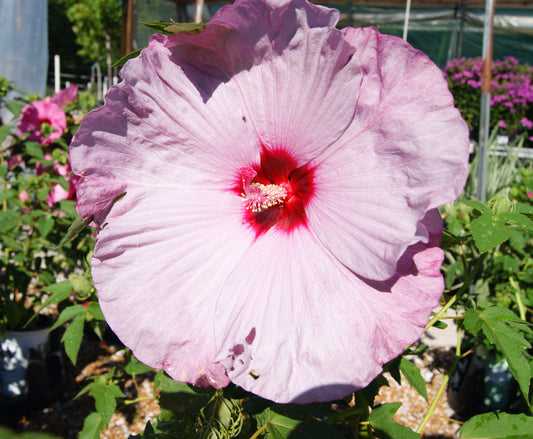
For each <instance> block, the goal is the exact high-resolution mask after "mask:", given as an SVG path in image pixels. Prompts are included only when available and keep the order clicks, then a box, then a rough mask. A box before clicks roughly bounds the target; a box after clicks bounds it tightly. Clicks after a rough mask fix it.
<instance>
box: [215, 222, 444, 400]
mask: <svg viewBox="0 0 533 439" xmlns="http://www.w3.org/2000/svg"><path fill="white" fill-rule="evenodd" d="M432 213H433V214H435V212H432ZM437 215H438V213H437ZM420 227H421V228H424V225H423V224H421V226H420ZM436 240H437V241H438V238H437V239H436ZM418 246H419V247H417V248H411V251H412V252H413V253H415V254H414V257H413V256H410V255H408V254H407V253H406V255H405V260H404V261H403V263H402V271H401V272H398V273H397V274H396V278H395V279H392V280H391V283H390V285H389V290H387V291H385V292H383V291H382V290H383V288H380V290H378V289H376V288H374V287H373V286H371V285H370V284H368V283H366V282H364V281H363V280H362V279H360V278H358V277H356V276H355V275H354V274H353V273H351V272H349V271H348V270H346V269H345V268H344V267H343V266H342V265H340V264H339V263H338V262H337V261H336V259H335V258H334V257H332V256H331V255H330V254H329V253H328V252H327V251H326V250H325V249H324V247H323V246H322V245H321V243H320V242H319V241H318V240H316V239H314V238H313V236H312V235H311V234H310V233H309V231H308V230H306V229H304V228H298V229H296V230H295V231H294V233H293V234H292V235H290V236H289V237H288V235H286V234H283V233H280V232H279V231H276V229H271V230H270V231H269V232H268V233H267V234H265V235H263V236H262V237H261V238H259V239H258V240H257V241H256V242H255V244H254V246H253V247H252V248H250V250H249V251H248V252H247V253H246V255H245V256H244V258H243V259H242V260H241V261H240V262H239V264H238V269H237V270H235V271H233V272H232V273H231V275H230V276H229V277H228V279H227V281H226V283H225V286H224V289H223V291H222V295H221V296H220V297H219V298H218V302H217V308H216V315H215V322H216V326H215V335H216V346H217V348H218V350H219V353H218V357H217V359H218V360H219V361H220V362H221V363H222V364H224V365H225V366H226V368H227V373H228V375H229V377H230V378H231V380H232V381H233V382H234V383H236V384H238V385H240V386H242V387H243V388H245V389H246V390H249V391H251V392H253V393H256V394H258V395H261V396H263V397H266V398H269V399H272V400H274V401H277V402H298V403H307V402H312V401H330V400H334V399H336V398H340V397H343V396H345V395H346V394H348V393H350V392H351V391H354V390H357V389H359V388H362V387H365V386H366V385H367V384H368V383H369V382H370V381H371V380H372V379H373V378H374V377H375V376H376V375H377V374H379V373H380V371H381V367H382V365H383V364H384V363H386V362H387V361H389V360H391V359H393V358H395V357H396V356H397V355H399V354H400V353H401V352H402V350H403V349H404V348H405V346H406V345H408V344H410V343H413V342H414V341H416V340H417V339H418V338H419V337H420V335H421V333H422V331H423V328H424V325H425V324H426V322H427V318H428V316H429V314H430V313H431V310H432V309H433V308H434V307H435V306H436V305H437V303H438V300H439V297H440V295H441V293H442V290H443V281H442V276H441V275H440V264H441V262H442V258H443V252H442V250H440V249H439V248H437V247H432V246H430V245H429V244H418ZM332 286H334V287H332ZM251 335H253V337H251Z"/></svg>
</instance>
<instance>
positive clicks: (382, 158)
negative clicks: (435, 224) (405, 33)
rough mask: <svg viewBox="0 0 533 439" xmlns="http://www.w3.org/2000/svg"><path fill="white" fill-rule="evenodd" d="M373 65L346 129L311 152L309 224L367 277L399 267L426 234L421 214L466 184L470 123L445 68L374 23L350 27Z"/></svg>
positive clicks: (365, 60) (350, 33)
mask: <svg viewBox="0 0 533 439" xmlns="http://www.w3.org/2000/svg"><path fill="white" fill-rule="evenodd" d="M346 34H347V37H348V39H349V40H351V41H352V43H353V44H354V45H357V46H358V47H361V48H362V49H360V50H359V53H358V60H359V62H361V63H362V65H363V66H364V67H365V71H366V74H365V77H364V79H363V82H362V85H361V91H360V95H359V100H358V103H357V109H356V112H355V117H354V119H353V122H352V124H351V125H350V127H349V128H348V129H347V130H346V132H345V133H344V134H343V136H342V137H341V138H340V139H339V140H338V141H337V142H336V143H335V144H334V145H332V147H331V148H329V149H328V151H326V152H325V153H324V154H322V156H321V157H318V158H317V159H316V160H314V161H313V162H312V164H313V165H314V166H316V169H315V183H316V184H315V187H316V189H315V194H314V197H313V198H312V199H311V201H310V203H309V205H308V206H307V207H306V212H307V215H308V219H309V226H310V227H311V228H312V230H313V233H315V234H316V236H318V237H319V239H320V240H321V242H322V243H323V245H324V246H326V247H327V248H328V249H329V250H330V251H331V252H332V254H334V255H335V257H336V258H338V259H339V261H340V262H341V263H342V264H344V265H345V266H346V267H348V268H349V269H350V270H352V271H354V272H355V273H357V274H359V275H361V276H363V277H365V278H369V279H376V280H380V279H381V280H383V279H386V278H388V277H390V276H392V275H393V274H394V272H395V270H396V263H397V261H398V258H399V257H400V255H401V254H402V253H403V252H404V251H405V249H406V248H407V247H408V246H409V245H411V244H414V243H416V242H417V241H419V240H421V239H422V240H427V238H428V237H427V235H426V234H425V233H424V231H423V230H422V231H421V230H420V229H419V227H418V221H419V220H420V219H422V218H423V217H424V215H425V214H426V212H427V211H428V210H429V209H432V208H434V207H437V206H440V205H442V204H444V203H446V202H449V201H452V200H454V199H456V198H457V196H458V195H459V194H460V192H461V190H462V187H463V185H464V182H465V180H466V176H467V173H468V159H467V158H468V146H469V143H468V129H467V127H466V124H465V123H464V121H463V120H462V119H461V116H460V114H459V112H458V110H457V109H455V108H454V106H453V97H452V95H451V94H450V92H449V91H448V87H447V84H446V81H445V80H444V78H443V76H442V73H441V71H440V70H439V69H438V68H437V67H436V66H435V65H434V64H433V63H432V62H431V61H430V60H429V59H428V58H427V57H426V56H425V55H423V54H422V53H420V52H418V51H415V50H414V49H412V48H411V46H409V45H407V44H406V43H405V42H403V41H402V40H400V39H398V38H396V37H390V36H383V35H380V34H379V33H378V32H377V31H376V30H375V29H371V28H363V29H351V30H350V31H346Z"/></svg>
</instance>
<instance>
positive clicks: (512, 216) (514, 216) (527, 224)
mask: <svg viewBox="0 0 533 439" xmlns="http://www.w3.org/2000/svg"><path fill="white" fill-rule="evenodd" d="M497 218H498V220H500V221H502V222H506V223H509V224H512V225H515V226H518V227H519V228H520V229H522V230H533V221H531V220H530V219H529V218H528V217H527V216H525V215H522V214H521V213H518V212H502V213H499V214H498V215H497Z"/></svg>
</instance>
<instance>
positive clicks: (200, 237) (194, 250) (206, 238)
mask: <svg viewBox="0 0 533 439" xmlns="http://www.w3.org/2000/svg"><path fill="white" fill-rule="evenodd" d="M128 195H129V197H130V199H136V200H137V203H136V204H135V205H134V206H131V205H129V208H128V209H127V211H125V212H124V213H123V214H122V215H116V213H117V212H118V210H114V211H113V213H114V214H115V215H114V216H113V214H111V215H110V216H109V224H108V225H107V226H106V227H104V228H103V229H102V230H101V231H100V233H99V234H98V237H97V242H96V247H95V253H94V257H93V263H92V265H93V269H92V273H93V278H94V282H95V286H96V288H97V290H98V295H99V299H100V305H101V307H102V311H103V312H104V315H105V317H106V320H107V322H108V323H109V325H110V327H111V328H112V329H113V331H115V332H116V333H117V334H118V335H119V337H120V339H121V340H122V341H123V342H124V343H125V344H126V345H127V346H128V347H130V348H131V349H132V350H133V352H134V353H135V355H136V357H137V358H139V360H141V361H142V362H144V363H146V364H148V365H150V366H153V367H156V368H163V369H165V370H166V371H167V372H168V373H169V374H170V375H171V376H172V377H173V378H175V379H176V380H179V381H185V382H189V383H193V384H199V385H209V384H211V385H215V386H216V387H221V386H224V385H226V384H228V382H229V379H228V377H227V375H226V374H225V369H224V367H223V366H222V365H220V364H215V361H214V358H215V354H216V351H215V346H214V342H215V341H214V337H213V334H214V331H215V328H214V324H215V321H214V320H213V315H214V309H215V304H216V299H217V296H218V291H219V289H220V286H221V285H222V284H223V282H224V279H225V278H226V276H227V274H228V273H229V272H230V271H231V270H233V269H234V268H235V267H236V266H237V262H238V261H239V260H240V259H241V258H242V255H243V254H244V252H245V251H246V250H247V248H248V247H249V246H250V245H251V242H252V241H253V238H254V235H253V234H252V233H250V232H247V231H246V230H245V229H244V228H243V226H242V224H241V214H240V212H239V210H240V209H239V208H240V204H241V201H240V200H239V199H238V197H234V196H230V195H228V194H225V193H216V192H213V191H209V190H202V189H196V190H195V189H189V190H184V189H183V188H173V187H172V186H171V185H169V186H168V187H166V188H159V189H158V190H154V191H153V192H151V193H150V194H149V196H146V194H145V193H139V191H135V190H133V191H132V192H131V193H128ZM125 201H126V200H125V199H124V200H121V201H119V202H118V203H117V204H116V207H117V208H119V207H121V203H123V202H125Z"/></svg>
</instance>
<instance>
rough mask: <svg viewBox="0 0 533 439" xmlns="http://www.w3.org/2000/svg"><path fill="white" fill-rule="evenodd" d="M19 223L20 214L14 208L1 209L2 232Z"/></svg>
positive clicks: (0, 227)
mask: <svg viewBox="0 0 533 439" xmlns="http://www.w3.org/2000/svg"><path fill="white" fill-rule="evenodd" d="M18 224H19V214H18V212H16V211H14V210H6V211H5V212H3V211H0V233H6V232H8V231H9V230H11V229H14V228H15V227H17V226H18Z"/></svg>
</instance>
